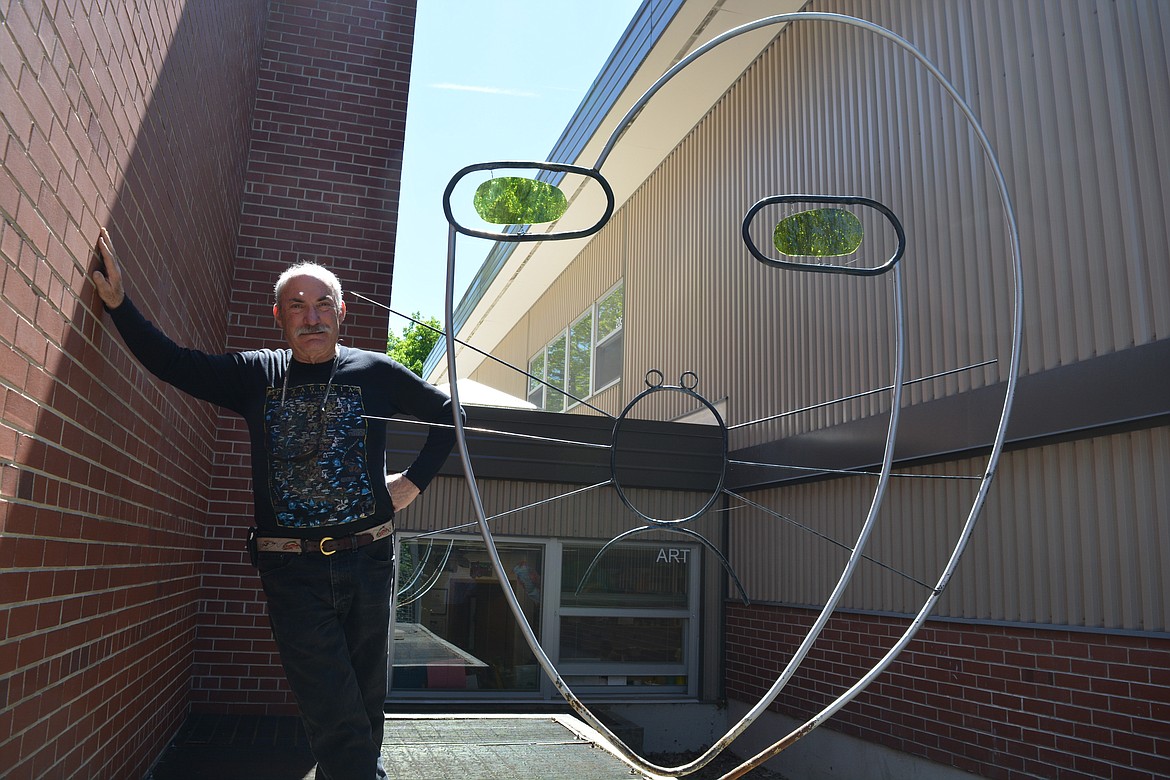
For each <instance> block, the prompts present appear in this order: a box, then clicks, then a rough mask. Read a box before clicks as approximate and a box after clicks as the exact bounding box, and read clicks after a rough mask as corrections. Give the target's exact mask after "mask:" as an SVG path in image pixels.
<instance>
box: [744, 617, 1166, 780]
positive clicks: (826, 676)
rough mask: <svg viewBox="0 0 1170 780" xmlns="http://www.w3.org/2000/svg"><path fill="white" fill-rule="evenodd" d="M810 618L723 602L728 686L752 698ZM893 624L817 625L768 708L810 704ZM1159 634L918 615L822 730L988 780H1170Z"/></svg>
mask: <svg viewBox="0 0 1170 780" xmlns="http://www.w3.org/2000/svg"><path fill="white" fill-rule="evenodd" d="M815 617H816V614H815V613H813V612H811V611H809V610H803V609H792V608H784V607H777V606H766V605H753V606H751V607H744V606H742V605H740V604H729V605H728V614H727V628H728V653H727V672H726V673H727V678H726V680H727V691H728V696H729V697H731V698H734V699H737V700H743V701H747V702H749V703H751V702H755V701H757V700H758V699H759V697H760V696H761V695H763V693H764V692H765V691H766V690H767V689H768V687H770V686H771V685H772V683H773V682H774V681H775V679H776V677H777V675H778V674H779V672H780V670H781V669H782V668H783V664H784V663H785V662H786V661H787V660H788V658H790V657H791V655H792V652H793V651H794V650H795V649H796V647H797V646H798V644H799V643H800V642H801V641H803V639H804V637H805V634H806V633H807V631H808V627H809V626H810V625H811V624H812V622H813V621H814V619H815ZM905 627H906V621H905V620H898V619H895V618H889V617H878V616H869V615H843V616H839V617H834V618H833V619H832V620H831V621H830V622H829V624H828V626H827V628H826V630H825V631H824V633H823V635H822V637H821V639H820V640H819V641H818V643H817V645H816V646H814V648H813V652H812V653H811V654H810V656H809V658H808V659H806V661H805V663H804V665H803V666H802V669H801V671H800V672H799V673H798V674H797V676H796V677H795V678H794V679H793V680H792V681H791V682H790V683H789V685H788V686H787V688H786V689H785V690H784V691H783V692H782V693H781V695H780V697H779V698H778V699H777V702H776V704H775V705H774V706H773V709H775V710H776V711H777V712H781V713H783V714H785V715H787V716H789V717H792V718H796V719H800V720H803V719H805V718H808V717H810V716H811V715H813V714H815V713H817V712H819V711H820V710H821V708H823V707H824V706H825V705H826V704H828V703H829V702H830V701H832V700H833V699H834V698H835V697H836V696H837V695H839V694H840V693H841V692H842V691H843V690H844V689H845V688H846V687H847V686H849V685H851V684H852V683H854V682H856V681H857V679H858V678H859V677H860V676H861V675H862V674H863V673H864V672H865V671H866V670H868V669H869V668H871V667H872V666H873V664H874V663H875V662H876V661H877V660H878V659H879V658H880V656H881V655H882V654H883V653H884V652H885V650H886V649H888V648H889V647H890V646H892V645H893V643H894V641H895V640H896V639H897V638H898V637H899V636H901V634H902V633H903V631H904V630H905ZM1168 723H1170V639H1167V638H1165V637H1153V636H1151V637H1140V636H1128V635H1114V634H1106V633H1089V632H1076V631H1064V630H1049V629H1034V628H1023V627H1001V626H990V625H965V624H958V623H951V622H946V623H943V622H931V623H928V624H927V625H926V626H925V627H923V629H922V630H921V631H920V632H919V633H918V636H917V637H916V638H915V639H914V641H913V642H912V643H911V644H910V646H909V647H908V648H907V649H906V651H905V652H903V653H902V654H901V655H900V656H899V658H898V660H897V661H895V662H894V664H893V666H892V667H891V668H890V669H889V670H887V672H886V673H885V674H883V675H882V676H880V677H879V678H878V679H877V680H876V681H875V682H874V683H873V684H872V685H870V686H869V688H867V689H866V690H865V691H864V692H862V693H861V694H860V695H859V696H858V697H857V698H856V699H855V700H854V701H853V702H852V703H851V704H850V705H848V706H847V707H846V708H845V709H843V710H842V711H841V712H840V713H838V714H837V715H836V716H835V717H834V718H833V719H832V720H831V721H830V722H829V725H828V726H827V728H832V729H834V730H836V731H840V732H842V733H845V734H849V735H852V736H855V737H858V738H860V739H863V740H866V741H868V742H875V743H879V744H882V745H886V746H888V747H891V748H894V749H896V750H900V751H903V752H906V753H910V754H913V755H918V756H922V757H924V758H927V759H930V760H932V761H935V762H937V763H941V764H945V765H948V766H954V767H957V768H959V769H962V770H964V771H967V772H971V773H974V774H977V775H979V776H980V777H988V778H1011V779H1013V780H1014V779H1015V778H1030V777H1044V778H1049V777H1060V778H1102V777H1108V778H1158V777H1168V776H1170V726H1168V725H1167V724H1168Z"/></svg>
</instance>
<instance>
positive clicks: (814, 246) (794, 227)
mask: <svg viewBox="0 0 1170 780" xmlns="http://www.w3.org/2000/svg"><path fill="white" fill-rule="evenodd" d="M864 235H865V231H864V230H863V229H862V227H861V220H859V219H858V218H857V217H856V216H855V215H854V214H853V213H852V212H850V211H846V210H844V209H813V210H811V211H801V212H800V213H797V214H793V215H792V216H790V217H787V218H785V219H783V220H781V221H780V224H778V225H776V230H775V232H774V233H773V234H772V244H773V245H774V246H775V247H776V249H778V250H779V251H780V252H781V253H783V254H786V255H805V256H812V257H840V256H841V255H851V254H853V253H854V252H856V251H857V248H858V247H859V246H861V241H862V238H863V237H864Z"/></svg>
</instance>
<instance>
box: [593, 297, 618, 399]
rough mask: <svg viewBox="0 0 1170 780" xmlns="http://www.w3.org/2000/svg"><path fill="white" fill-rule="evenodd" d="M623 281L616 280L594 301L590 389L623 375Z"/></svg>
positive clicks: (609, 383) (600, 386)
mask: <svg viewBox="0 0 1170 780" xmlns="http://www.w3.org/2000/svg"><path fill="white" fill-rule="evenodd" d="M624 304H625V284H624V283H619V284H618V286H617V287H615V288H613V289H612V290H610V291H609V292H608V293H607V294H606V295H605V297H604V298H602V299H601V300H600V301H598V302H597V306H596V307H595V308H596V310H597V338H596V339H595V343H596V347H595V356H594V359H593V392H595V393H596V392H597V391H598V390H602V389H604V388H606V387H609V386H610V385H612V384H613V383H614V382H617V381H618V380H619V379H621V378H622V347H623V343H622V342H623V341H624V338H623V335H622V334H623V332H624V328H622V313H623V311H624V309H625V306H624Z"/></svg>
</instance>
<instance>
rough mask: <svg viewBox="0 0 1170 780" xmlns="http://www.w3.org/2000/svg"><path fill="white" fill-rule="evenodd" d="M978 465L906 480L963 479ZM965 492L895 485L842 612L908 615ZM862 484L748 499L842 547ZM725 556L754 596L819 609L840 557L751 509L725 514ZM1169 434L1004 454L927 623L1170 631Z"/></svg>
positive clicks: (932, 576)
mask: <svg viewBox="0 0 1170 780" xmlns="http://www.w3.org/2000/svg"><path fill="white" fill-rule="evenodd" d="M981 465H982V461H981V460H980V459H971V460H964V461H957V462H952V463H946V464H935V465H932V466H930V467H922V468H917V469H913V470H910V471H909V472H908V473H916V474H923V473H934V474H959V473H971V471H972V470H975V469H978V468H979V467H980V466H981ZM974 489H975V483H967V482H957V481H953V480H937V479H930V480H927V479H899V480H896V481H895V483H894V484H893V485H892V487H891V489H890V492H889V496H888V498H887V501H886V505H885V508H884V510H883V512H882V515H881V516H880V517H879V519H878V523H879V525H878V530H877V531H876V532H875V534H874V536H873V537H872V539H871V541H870V544H869V546H868V548H867V551H866V552H867V554H868V555H870V556H871V557H872V558H874V559H875V560H877V561H880V562H881V563H882V564H885V565H887V566H889V567H891V568H892V569H895V570H897V572H900V574H896V573H893V572H891V571H890V570H888V569H883V568H881V567H879V566H877V565H875V564H873V563H866V564H863V565H862V566H861V567H860V569H859V570H858V572H857V574H856V576H855V577H854V580H853V584H852V586H851V588H850V590H849V592H848V595H847V597H846V601H845V603H844V604H843V605H842V606H844V607H846V608H852V609H870V610H892V611H899V612H910V611H915V610H917V608H918V607H919V606H921V604H922V602H923V601H924V600H925V598H926V596H927V592H928V590H927V588H926V587H923V585H920V584H917V583H915V582H913V581H912V580H910V579H907V578H906V577H905V576H902V575H903V574H904V575H909V576H911V577H914V578H916V579H918V580H920V581H921V582H923V583H925V584H926V585H930V586H933V585H934V584H935V581H936V579H937V577H938V573H939V571H940V569H941V567H942V565H943V564H944V563H945V561H946V558H947V556H949V554H950V551H951V549H952V548H953V547H954V544H955V538H956V535H957V533H958V531H959V527H960V525H961V522H962V520H963V519H964V517H965V514H966V511H967V509H968V508H969V507H970V504H971V498H972V495H973V492H974ZM872 490H873V480H867V479H862V478H850V479H847V480H832V481H826V482H818V483H813V484H806V485H800V486H794V487H788V488H782V489H776V490H769V491H761V492H759V493H756V494H753V495H752V496H751V498H752V500H754V501H758V502H760V503H762V504H765V505H767V506H769V507H770V508H773V509H775V510H776V511H778V512H781V513H783V514H785V515H786V516H788V517H790V518H792V519H793V520H795V521H797V522H800V523H802V524H804V525H806V526H808V527H809V528H811V529H813V530H815V531H816V532H817V533H819V534H823V535H824V536H827V537H830V538H832V539H835V540H838V541H842V542H846V543H848V544H852V542H853V540H854V539H855V538H856V535H857V532H858V529H859V527H860V523H861V521H862V519H863V518H864V516H865V510H866V507H867V505H868V501H869V497H870V496H871V495H872ZM732 516H733V518H734V520H733V522H732V524H731V549H730V553H729V554H730V557H731V559H732V560H733V561H734V562H735V565H736V566H737V568H738V570H739V574H740V576H741V577H742V578H743V579H744V581H745V584H747V587H748V591H749V593H750V595H751V597H752V598H754V599H760V600H763V601H776V602H783V603H791V604H822V603H824V600H825V598H826V596H827V595H828V593H829V591H830V590H831V588H832V587H833V585H834V583H835V582H836V580H837V578H838V576H839V575H840V572H841V568H842V566H843V564H844V561H845V558H846V555H847V553H846V552H845V551H843V550H841V549H840V548H838V547H836V546H834V545H833V544H831V543H829V542H827V541H825V540H824V539H823V538H820V537H819V536H817V535H816V534H814V533H811V532H809V531H806V530H798V529H796V528H795V527H794V526H792V525H790V524H788V523H785V522H784V521H782V520H779V519H777V518H775V517H769V516H766V515H764V514H762V513H760V512H758V511H757V510H753V509H738V510H736V511H735V512H733V515H732ZM1168 517H1170V428H1164V427H1163V428H1153V429H1148V430H1142V431H1134V432H1130V433H1121V434H1115V435H1112V436H1102V437H1098V438H1094V439H1085V440H1080V441H1075V442H1065V443H1061V444H1054V445H1050V446H1045V447H1036V448H1032V449H1027V450H1020V451H1016V452H1011V453H1008V454H1006V455H1005V456H1004V458H1003V459H1002V460H1001V462H1000V470H999V473H998V476H997V477H996V483H995V485H994V486H993V488H992V491H991V495H990V497H989V500H988V503H987V507H986V509H985V511H984V513H983V515H982V516H981V518H980V521H979V523H980V524H979V526H978V528H977V529H976V532H975V535H974V537H973V539H972V541H971V544H970V546H969V547H968V550H967V553H966V556H965V558H964V559H963V562H962V564H961V565H960V567H959V570H958V573H957V574H956V576H955V578H954V579H953V580H952V581H951V584H950V586H949V588H948V590H947V592H946V593H945V594H944V596H943V598H942V600H941V602H940V604H939V608H938V610H937V614H939V615H943V616H948V617H958V618H971V619H985V620H1008V621H1020V622H1025V623H1040V624H1055V625H1071V626H1084V627H1088V628H1107V629H1129V630H1145V631H1166V630H1167V629H1168V628H1170V598H1168V597H1167V593H1168V592H1170V577H1168V576H1167V574H1166V572H1167V571H1168V570H1170V523H1167V518H1168Z"/></svg>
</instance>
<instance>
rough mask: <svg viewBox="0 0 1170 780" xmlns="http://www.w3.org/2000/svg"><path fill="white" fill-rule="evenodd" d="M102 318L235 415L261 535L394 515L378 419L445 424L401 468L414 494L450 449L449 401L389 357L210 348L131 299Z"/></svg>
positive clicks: (174, 379)
mask: <svg viewBox="0 0 1170 780" xmlns="http://www.w3.org/2000/svg"><path fill="white" fill-rule="evenodd" d="M110 314H111V316H112V318H113V320H114V324H115V325H116V326H117V328H118V332H119V333H121V335H122V338H123V339H124V340H125V342H126V345H127V346H128V347H129V348H130V351H131V352H132V353H133V354H134V356H135V357H136V358H137V359H138V360H139V361H140V362H141V363H142V365H143V366H145V367H146V369H147V370H149V371H150V372H151V373H153V374H154V375H155V376H157V377H158V378H159V379H162V380H163V381H164V382H167V383H169V384H172V385H174V386H175V387H177V388H179V389H180V390H182V391H183V392H185V393H188V394H190V395H192V396H195V397H196V398H200V399H202V400H204V401H209V402H210V403H213V404H216V405H217V406H222V407H224V408H226V409H230V410H231V411H234V412H236V413H238V414H239V415H240V416H242V417H243V418H244V420H245V421H246V423H247V425H248V433H249V437H250V439H251V443H252V487H253V493H254V498H255V508H256V524H257V526H258V527H259V528H260V529H261V530H262V531H265V532H269V533H273V532H276V533H281V534H283V535H286V536H299V537H303V538H307V539H320V538H323V537H326V536H334V537H336V536H341V535H345V534H351V533H357V532H359V531H363V530H365V529H367V528H372V527H373V526H375V525H379V524H381V523H384V522H385V521H387V520H389V519H391V518H393V516H394V510H393V507H392V506H391V503H390V494H389V492H388V491H387V489H386V482H385V469H386V454H385V442H386V423H385V422H384V420H380V419H377V418H389V417H393V416H395V415H400V414H402V415H409V416H412V417H416V418H418V419H419V420H423V421H425V422H433V423H441V424H444V425H446V426H448V427H441V426H432V427H431V429H430V432H429V434H428V436H427V440H426V443H425V444H424V445H423V448H422V449H421V450H420V451H419V454H418V457H417V458H416V459H415V461H414V463H413V464H412V465H411V466H410V467H409V468H408V469H407V470H406V472H405V475H406V477H407V478H408V479H409V480H410V481H411V482H413V483H414V484H415V485H416V486H418V488H419V490H424V489H426V487H427V485H428V484H430V482H431V480H432V479H433V478H434V476H435V474H436V473H437V472H438V470H439V468H440V467H441V466H442V465H443V462H444V460H446V458H447V455H448V454H449V453H450V451H451V448H452V446H453V445H454V442H455V435H454V432H453V431H452V430H451V428H450V427H449V426H450V425H451V423H452V421H453V420H452V405H451V399H450V398H449V397H448V396H447V395H445V394H444V393H443V392H442V391H440V390H439V389H437V388H436V387H434V386H433V385H431V384H429V383H427V382H424V381H423V380H421V379H419V378H418V377H417V376H415V375H414V374H413V373H411V372H410V371H409V370H408V369H406V368H404V367H403V366H402V365H400V364H399V363H397V362H395V361H394V360H392V359H391V358H390V357H388V356H387V355H384V354H380V353H377V352H370V351H366V350H359V349H351V348H348V347H343V346H339V347H338V353H337V357H336V359H335V360H334V361H330V362H326V363H301V362H299V361H297V360H295V359H294V358H293V357H292V351H291V350H287V349H285V350H270V349H260V350H252V351H246V352H232V353H227V354H222V355H212V354H208V353H205V352H200V351H199V350H194V349H187V348H184V347H181V346H179V345H177V344H175V342H173V341H172V340H171V339H170V338H168V337H167V336H166V334H164V333H163V332H162V331H160V330H159V329H158V328H156V327H154V325H152V324H151V323H150V322H149V321H147V320H146V319H145V318H144V317H143V316H142V314H141V313H140V312H139V311H138V309H137V308H136V307H135V306H134V304H133V303H131V301H130V299H129V298H127V299H126V300H125V301H124V302H123V303H122V304H121V305H120V306H118V308H116V309H111V310H110Z"/></svg>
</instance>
